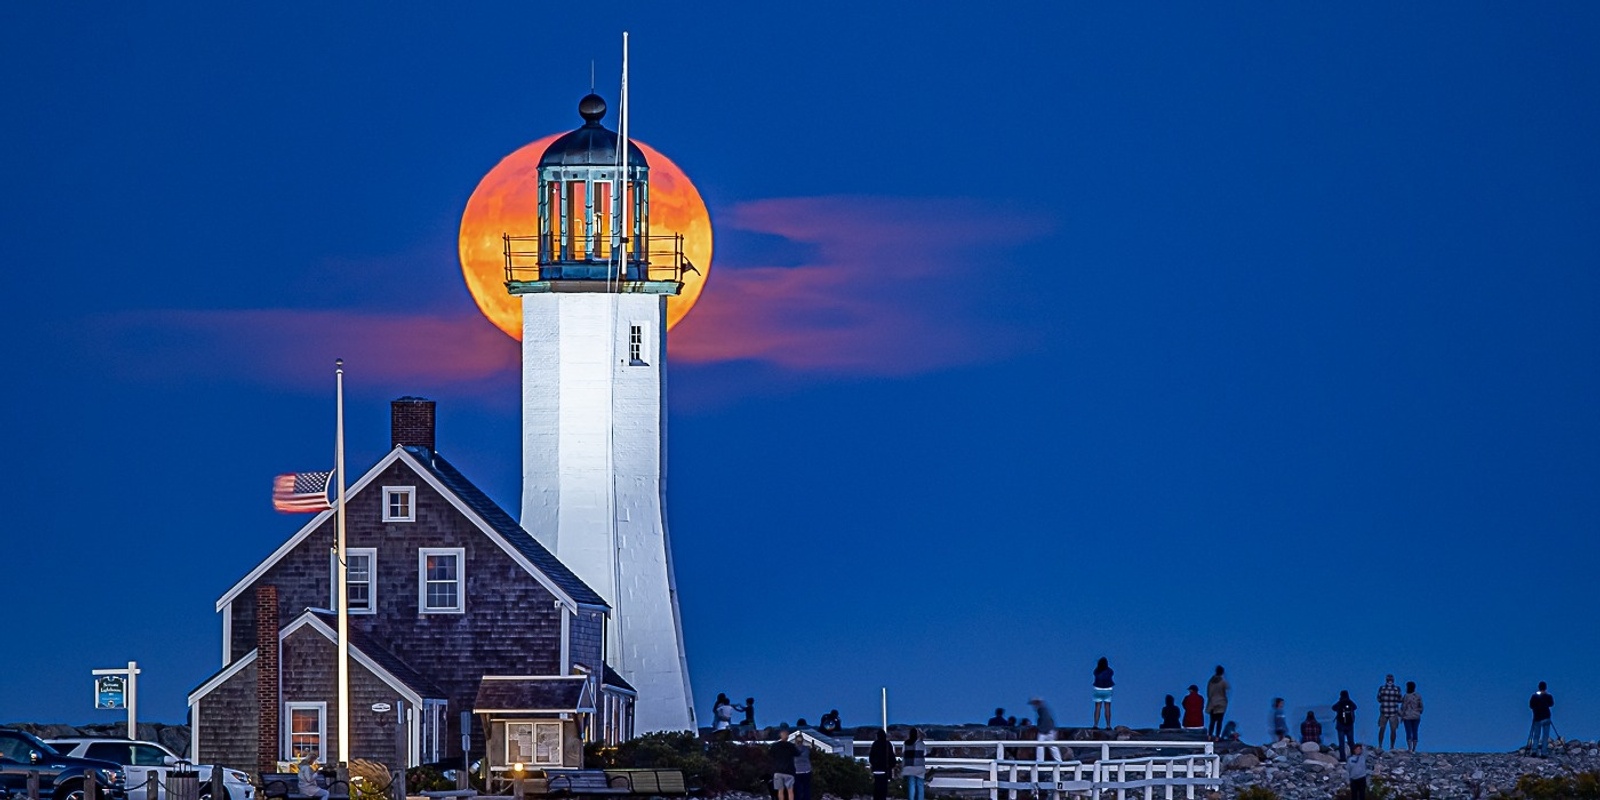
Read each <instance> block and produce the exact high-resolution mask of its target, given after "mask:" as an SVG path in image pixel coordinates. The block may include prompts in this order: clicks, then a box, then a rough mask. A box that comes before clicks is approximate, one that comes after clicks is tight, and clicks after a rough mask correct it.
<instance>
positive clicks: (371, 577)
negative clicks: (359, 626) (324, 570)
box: [328, 547, 378, 614]
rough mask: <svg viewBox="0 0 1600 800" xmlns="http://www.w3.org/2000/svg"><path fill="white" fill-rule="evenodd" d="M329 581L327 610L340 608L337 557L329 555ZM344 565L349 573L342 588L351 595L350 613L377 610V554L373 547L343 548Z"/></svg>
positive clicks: (368, 612)
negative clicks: (347, 567) (348, 569)
mask: <svg viewBox="0 0 1600 800" xmlns="http://www.w3.org/2000/svg"><path fill="white" fill-rule="evenodd" d="M330 558H331V560H330V561H329V565H330V566H329V571H330V573H331V577H330V578H329V580H328V587H329V588H328V600H329V602H328V607H329V608H331V609H334V610H337V609H338V608H339V554H338V553H334V554H332V555H331V556H330ZM345 563H346V564H348V565H349V568H350V571H349V572H348V573H347V574H346V575H345V588H347V589H348V590H349V593H350V613H352V614H372V613H375V612H376V611H377V610H378V589H377V586H378V583H377V574H378V551H377V549H376V548H372V547H350V548H346V549H345Z"/></svg>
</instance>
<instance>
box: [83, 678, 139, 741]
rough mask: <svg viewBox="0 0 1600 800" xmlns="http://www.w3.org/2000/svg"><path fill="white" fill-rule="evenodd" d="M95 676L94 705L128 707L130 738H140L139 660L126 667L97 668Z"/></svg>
mask: <svg viewBox="0 0 1600 800" xmlns="http://www.w3.org/2000/svg"><path fill="white" fill-rule="evenodd" d="M90 674H91V675H93V676H94V707H95V708H99V709H118V708H126V709H128V738H129V739H137V738H139V662H137V661H129V662H128V667H127V668H126V669H97V670H93V671H92V672H91V673H90Z"/></svg>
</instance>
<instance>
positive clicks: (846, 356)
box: [89, 196, 1050, 395]
mask: <svg viewBox="0 0 1600 800" xmlns="http://www.w3.org/2000/svg"><path fill="white" fill-rule="evenodd" d="M724 219H725V220H726V221H727V222H726V223H725V224H729V225H731V226H732V227H733V228H736V229H739V230H743V231H749V232H752V233H754V234H758V235H763V236H769V237H778V238H779V239H781V240H784V241H785V242H787V243H789V244H793V245H795V246H796V249H798V250H799V251H801V252H804V253H805V257H804V258H801V259H800V261H801V263H799V264H797V265H795V266H781V267H780V266H766V265H761V264H739V263H733V264H723V263H719V264H718V265H717V270H716V273H715V275H714V276H713V278H712V280H711V282H710V283H709V284H708V287H707V291H706V292H705V294H704V295H702V297H701V299H700V302H699V303H698V304H696V306H695V308H694V311H693V312H692V313H691V314H690V315H689V316H688V317H687V318H685V320H684V321H683V323H682V324H680V325H679V326H678V327H676V328H675V329H674V330H673V332H672V336H671V337H670V339H669V346H670V347H671V351H672V357H673V359H674V361H675V363H677V364H679V365H686V366H688V367H689V368H691V369H695V368H697V367H699V368H701V369H700V371H701V372H702V373H703V375H704V377H706V378H708V379H710V380H712V382H714V383H718V384H725V383H726V381H724V380H719V379H716V378H715V376H717V375H725V374H726V372H727V370H728V369H735V370H738V369H742V368H750V367H755V368H757V372H758V373H759V374H761V375H765V376H767V378H768V379H770V381H771V382H773V383H774V384H775V385H777V384H782V385H789V384H793V383H801V382H805V381H808V380H815V379H816V378H817V377H819V376H824V375H830V374H832V375H839V376H859V377H869V376H879V375H888V376H899V375H911V374H918V373H924V372H929V371H933V370H937V369H942V368H948V367H952V366H959V365H963V364H971V363H976V362H982V361H986V360H993V359H998V358H1005V357H1009V356H1011V355H1014V354H1016V353H1018V352H1022V351H1023V350H1025V349H1027V348H1028V347H1030V346H1031V345H1030V343H1031V342H1033V341H1035V340H1037V338H1038V336H1037V335H1036V333H1035V332H1033V331H1029V330H1028V329H1026V328H1025V327H1024V326H1022V325H1021V324H1019V323H1017V322H1014V321H1010V320H1007V319H1006V318H1005V314H1006V313H1007V312H1008V311H1009V308H1008V307H1007V302H1008V301H1007V300H1006V297H1005V295H1004V294H1003V293H1002V290H1003V289H1004V287H1006V286H1007V285H1008V284H1014V283H1015V282H1017V281H1019V280H1020V279H1021V276H1022V272H1021V270H1020V268H1019V266H1018V265H1017V264H1016V263H1014V261H1013V260H1010V259H1011V256H1010V253H1009V252H1008V251H1010V250H1011V249H1012V248H1014V247H1015V246H1017V245H1021V244H1024V243H1027V242H1029V241H1032V240H1036V239H1038V238H1040V237H1042V236H1044V235H1045V234H1047V233H1048V232H1049V230H1050V224H1049V222H1048V221H1047V220H1045V219H1043V218H1041V217H1038V216H1033V215H1028V214H1019V213H1009V212H1007V211H1005V210H1004V209H996V208H995V207H994V206H993V204H989V203H980V202H978V201H973V200H961V199H907V198H889V197H855V196H841V197H811V198H784V199H771V200H760V201H755V202H751V203H744V204H740V205H738V206H735V207H734V208H733V209H732V210H731V211H730V212H729V213H728V214H727V215H726V217H725V218H724ZM352 263H357V264H358V262H352ZM385 263H387V262H385ZM345 266H346V267H349V266H351V265H350V264H347V265H345ZM343 271H345V272H350V271H351V270H349V269H346V270H343ZM463 294H464V293H463ZM327 299H332V298H327ZM346 299H348V300H354V299H355V298H346ZM89 333H90V336H91V337H92V344H93V346H94V348H96V350H97V351H100V348H106V347H108V346H109V348H110V352H107V353H105V355H108V356H110V365H109V366H110V368H111V369H113V370H114V371H117V372H120V373H122V374H123V375H124V376H125V377H129V378H133V379H137V380H147V381H162V382H174V381H179V382H181V381H186V380H193V379H204V380H215V379H218V378H222V379H230V380H239V381H244V382H249V383H256V384H261V385H267V386H271V387H273V388H276V389H280V390H281V389H291V390H303V391H322V390H325V389H326V387H327V384H328V382H329V380H330V379H329V374H330V370H331V366H332V363H333V359H334V358H336V357H340V358H344V359H345V361H346V364H347V367H348V370H349V372H350V374H351V376H352V377H355V376H359V377H360V378H361V382H362V383H363V384H364V385H365V386H368V387H372V388H376V389H383V390H400V391H409V390H413V389H415V388H416V387H417V386H418V385H419V384H420V385H438V384H442V383H448V384H452V385H454V386H455V387H456V388H457V389H458V390H461V391H463V392H464V393H467V394H473V393H478V394H483V395H491V394H493V395H498V394H503V393H505V392H506V391H507V385H508V381H514V379H515V375H516V373H517V370H518V364H519V359H520V352H519V347H518V345H517V343H516V342H514V341H512V340H509V339H507V338H506V337H505V335H504V334H502V333H501V332H500V331H499V330H498V329H497V328H495V327H494V325H492V324H491V323H489V322H488V321H487V320H485V319H484V318H483V317H482V316H481V315H480V314H479V313H478V311H477V310H476V308H473V307H472V306H470V305H468V306H466V307H465V308H462V309H460V310H458V311H454V312H450V311H441V312H435V313H421V312H418V313H394V312H384V311H370V310H362V309H295V308H263V309H215V310H150V311H130V312H124V313H121V314H115V315H110V316H106V317H101V318H99V319H98V320H97V321H96V322H95V324H94V325H93V326H92V330H91V331H90V332H89ZM100 352H103V351H100ZM711 365H720V366H719V368H718V369H716V370H706V369H704V368H706V367H708V366H711ZM741 365H744V366H743V367H741ZM733 383H734V384H738V383H739V381H733ZM724 388H727V387H726V386H724ZM513 395H514V392H513Z"/></svg>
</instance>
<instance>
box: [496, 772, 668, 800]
mask: <svg viewBox="0 0 1600 800" xmlns="http://www.w3.org/2000/svg"><path fill="white" fill-rule="evenodd" d="M524 791H525V792H526V793H527V794H529V795H543V796H546V797H686V796H688V794H689V787H688V785H687V784H686V782H685V781H684V778H683V771H682V770H676V769H606V770H599V769H575V770H545V777H544V778H543V779H537V778H536V779H532V780H529V781H528V784H527V785H526V787H525V789H524Z"/></svg>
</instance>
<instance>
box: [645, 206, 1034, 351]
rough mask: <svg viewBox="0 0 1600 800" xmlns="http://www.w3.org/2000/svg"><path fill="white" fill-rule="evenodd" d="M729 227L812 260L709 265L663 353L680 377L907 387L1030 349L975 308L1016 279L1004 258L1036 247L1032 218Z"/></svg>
mask: <svg viewBox="0 0 1600 800" xmlns="http://www.w3.org/2000/svg"><path fill="white" fill-rule="evenodd" d="M728 217H729V219H730V221H731V225H732V226H733V227H735V228H738V229H741V230H747V231H752V232H755V233H760V234H768V235H774V236H779V237H782V238H783V239H786V240H788V241H790V242H793V243H796V244H799V245H804V246H806V248H807V249H808V251H809V252H810V253H812V254H814V257H813V258H810V259H808V260H807V263H803V264H800V265H798V266H787V267H774V266H760V265H740V264H732V265H728V264H718V265H717V267H718V268H717V272H716V275H715V277H714V278H713V279H712V281H711V282H709V283H708V285H707V287H706V292H705V294H704V295H702V296H701V299H700V302H699V303H698V304H696V305H695V308H694V311H693V312H691V313H690V314H689V316H688V317H686V318H685V319H684V321H683V323H681V324H680V325H679V326H678V327H677V328H676V329H675V330H674V331H673V334H672V338H671V339H670V340H669V341H670V346H671V348H672V356H673V358H674V359H677V360H678V361H679V363H691V364H712V363H719V362H727V361H755V362H762V363H765V364H769V365H772V366H776V367H778V368H781V369H784V370H790V371H795V372H801V373H811V374H816V373H841V374H861V375H867V374H873V375H909V374H916V373H922V372H928V371H932V370H936V369H941V368H945V367H950V366H955V365H960V364H969V363H974V362H979V361H985V360H990V359H995V358H1003V357H1007V356H1010V355H1013V354H1015V353H1017V352H1020V351H1021V350H1023V349H1025V348H1027V347H1028V342H1029V341H1031V340H1032V338H1033V337H1032V336H1030V335H1029V332H1028V331H1027V330H1025V329H1023V328H1022V327H1020V326H1018V325H1017V324H1015V323H1013V322H1008V321H1006V320H1004V319H1003V317H1002V311H1003V310H1002V309H997V308H994V307H992V306H993V305H994V304H993V303H992V302H990V303H989V305H990V306H991V307H985V303H984V302H983V298H984V297H985V296H989V297H991V299H992V296H993V289H994V287H996V286H1003V285H1004V281H1005V280H1006V279H1014V278H1017V277H1019V276H1020V270H1019V269H1018V268H1017V266H1016V265H1015V264H1013V263H1011V262H1010V261H1008V260H1007V259H1008V257H1009V253H1008V251H1009V250H1011V249H1012V248H1013V247H1015V246H1016V245H1019V244H1022V243H1026V242H1029V241H1032V240H1035V239H1038V238H1040V237H1041V236H1043V235H1045V234H1046V233H1048V232H1049V230H1050V227H1051V226H1050V224H1049V221H1048V220H1046V219H1044V218H1042V217H1039V216H1036V215H1029V214H1021V213H1009V212H1007V211H1006V210H1005V209H996V208H995V207H994V206H993V205H992V204H988V203H979V202H977V201H974V200H962V199H909V198H889V197H858V196H840V197H806V198H783V199H772V200H760V201H756V202H751V203H745V204H741V205H739V206H736V207H734V209H733V210H732V212H731V213H730V214H729V215H728Z"/></svg>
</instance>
